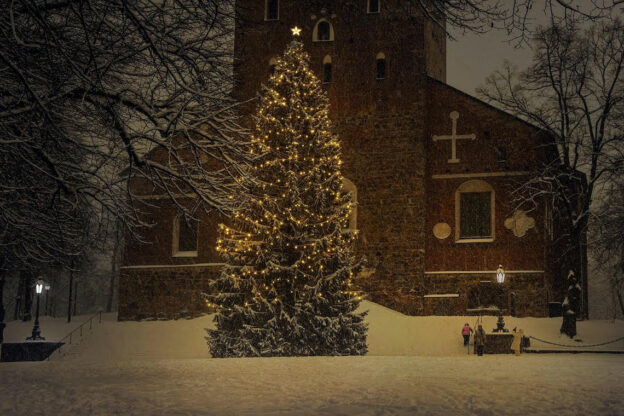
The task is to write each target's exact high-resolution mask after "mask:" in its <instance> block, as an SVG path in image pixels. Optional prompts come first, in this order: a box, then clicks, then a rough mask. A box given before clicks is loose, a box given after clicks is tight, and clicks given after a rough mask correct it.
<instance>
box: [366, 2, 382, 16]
mask: <svg viewBox="0 0 624 416" xmlns="http://www.w3.org/2000/svg"><path fill="white" fill-rule="evenodd" d="M366 11H367V12H368V13H379V0H368V8H367V10H366Z"/></svg>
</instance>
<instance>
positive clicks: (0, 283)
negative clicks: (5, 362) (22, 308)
mask: <svg viewBox="0 0 624 416" xmlns="http://www.w3.org/2000/svg"><path fill="white" fill-rule="evenodd" d="M5 276H6V272H5V271H4V270H1V269H0V344H2V342H3V341H4V327H5V326H6V324H5V323H4V282H5Z"/></svg>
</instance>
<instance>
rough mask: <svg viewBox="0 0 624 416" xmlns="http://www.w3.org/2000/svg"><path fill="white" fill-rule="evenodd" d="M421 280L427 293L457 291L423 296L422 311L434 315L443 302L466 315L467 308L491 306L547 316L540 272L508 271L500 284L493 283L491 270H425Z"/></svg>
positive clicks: (453, 312) (508, 311) (521, 314)
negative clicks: (439, 272)
mask: <svg viewBox="0 0 624 416" xmlns="http://www.w3.org/2000/svg"><path fill="white" fill-rule="evenodd" d="M424 280H425V282H424V286H425V292H426V293H427V294H430V295H435V294H438V295H448V294H457V295H459V296H458V297H456V298H450V297H449V298H445V297H432V298H425V299H424V302H425V310H424V311H423V312H424V314H425V315H434V314H435V310H436V307H438V305H439V304H440V303H442V302H445V303H448V304H449V305H450V306H451V308H450V313H449V315H466V314H470V312H469V310H470V309H476V308H478V307H479V306H481V307H488V306H493V307H497V308H499V309H502V310H503V313H504V314H505V315H511V314H513V315H514V316H517V317H525V316H540V317H541V316H548V301H547V299H548V291H547V285H546V283H545V281H544V275H543V273H539V274H536V273H535V274H532V273H521V274H507V275H506V276H505V283H503V284H502V285H499V284H498V283H495V281H496V277H495V276H494V274H489V275H488V274H472V273H471V274H426V275H425V277H424ZM479 301H480V302H479ZM479 303H481V304H479ZM467 311H468V312H467ZM495 314H496V313H495Z"/></svg>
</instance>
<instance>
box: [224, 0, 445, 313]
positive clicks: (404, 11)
mask: <svg viewBox="0 0 624 416" xmlns="http://www.w3.org/2000/svg"><path fill="white" fill-rule="evenodd" d="M237 17H238V22H239V24H238V27H237V29H236V35H235V76H236V79H237V85H236V88H235V91H236V96H237V97H236V98H238V99H240V100H248V99H250V98H252V97H254V96H255V94H256V93H257V91H258V90H259V88H260V85H261V83H263V82H266V80H267V79H268V76H269V73H270V71H271V65H272V62H273V59H275V57H277V56H279V55H280V54H282V53H283V51H284V49H285V47H286V45H287V44H288V43H289V42H290V41H291V40H292V34H291V31H290V29H291V28H292V27H294V26H298V27H300V28H302V32H301V36H300V40H301V41H302V42H303V43H304V45H305V49H306V51H307V52H308V53H309V54H310V56H311V68H312V69H313V70H315V72H316V74H317V76H318V77H319V78H320V79H321V80H322V81H323V85H324V87H325V89H326V91H327V94H328V96H329V100H330V116H331V118H332V121H333V123H334V128H335V131H336V133H338V134H339V136H340V139H341V141H342V146H343V147H342V149H343V160H344V166H343V175H344V176H345V177H346V178H348V182H347V183H346V184H345V186H346V187H347V189H349V190H350V191H351V192H352V193H353V194H354V196H355V197H356V199H357V212H356V214H355V215H354V217H355V218H354V220H353V221H351V225H350V226H352V227H355V228H357V229H358V230H359V239H358V243H357V250H356V252H357V254H358V255H359V256H361V257H365V258H366V266H365V269H364V272H363V273H362V277H361V279H359V280H360V284H361V285H362V286H363V287H364V288H365V289H366V291H367V292H368V293H369V296H370V297H371V298H372V300H375V301H377V302H380V303H382V304H385V305H386V306H389V307H392V308H394V309H397V310H401V311H403V312H407V313H410V314H420V313H422V310H418V309H419V307H418V306H417V305H418V304H419V303H420V302H416V301H415V299H409V298H410V297H414V296H416V295H415V294H416V293H417V292H419V291H420V290H419V289H418V286H419V285H420V284H419V282H421V280H422V276H423V272H424V267H425V266H424V251H425V237H424V227H425V221H426V215H425V209H426V202H425V195H424V189H425V182H424V181H425V178H424V175H425V167H426V163H425V159H426V158H425V153H426V139H425V137H426V125H425V120H426V113H427V106H426V85H427V75H430V76H432V77H434V78H436V79H438V80H440V81H444V80H445V75H446V74H445V72H446V68H445V66H446V57H445V55H446V38H445V35H444V31H443V30H442V29H441V28H440V27H438V26H436V25H434V24H433V23H432V22H431V21H430V20H428V19H425V18H424V17H423V16H422V14H421V13H420V11H419V9H417V8H414V7H412V8H410V7H409V6H408V5H407V4H405V2H402V1H401V0H394V1H390V0H352V1H335V0H310V1H300V0H261V1H258V0H239V1H238V2H237ZM418 297H419V298H422V294H420V295H419V296H418Z"/></svg>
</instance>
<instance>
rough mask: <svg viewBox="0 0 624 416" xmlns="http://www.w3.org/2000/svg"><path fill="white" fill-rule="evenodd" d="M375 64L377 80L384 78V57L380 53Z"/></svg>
mask: <svg viewBox="0 0 624 416" xmlns="http://www.w3.org/2000/svg"><path fill="white" fill-rule="evenodd" d="M376 62H377V64H376V68H377V79H384V78H386V55H384V54H383V53H382V52H379V53H378V54H377V59H376Z"/></svg>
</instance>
